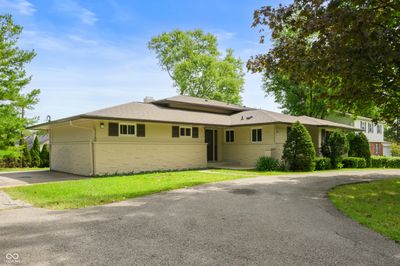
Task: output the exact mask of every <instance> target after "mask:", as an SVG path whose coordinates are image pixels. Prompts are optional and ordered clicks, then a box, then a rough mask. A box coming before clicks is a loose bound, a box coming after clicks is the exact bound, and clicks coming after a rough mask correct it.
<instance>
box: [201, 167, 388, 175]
mask: <svg viewBox="0 0 400 266" xmlns="http://www.w3.org/2000/svg"><path fill="white" fill-rule="evenodd" d="M368 170H384V168H342V169H331V170H320V171H313V172H284V171H257V170H256V169H243V170H231V169H210V170H209V171H212V172H216V173H227V174H242V175H252V176H270V175H293V174H312V173H325V172H328V173H329V172H337V171H368Z"/></svg>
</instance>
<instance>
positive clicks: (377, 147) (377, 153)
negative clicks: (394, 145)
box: [374, 143, 380, 155]
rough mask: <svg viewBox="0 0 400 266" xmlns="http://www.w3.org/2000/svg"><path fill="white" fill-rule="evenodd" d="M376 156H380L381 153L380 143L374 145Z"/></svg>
mask: <svg viewBox="0 0 400 266" xmlns="http://www.w3.org/2000/svg"><path fill="white" fill-rule="evenodd" d="M374 146H375V147H374V154H375V155H379V154H380V151H379V148H380V145H379V143H375V144H374Z"/></svg>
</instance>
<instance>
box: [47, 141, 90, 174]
mask: <svg viewBox="0 0 400 266" xmlns="http://www.w3.org/2000/svg"><path fill="white" fill-rule="evenodd" d="M50 166H51V170H55V171H60V172H67V173H72V174H77V175H84V176H88V175H91V148H90V144H89V143H88V142H82V143H57V144H52V145H51V156H50Z"/></svg>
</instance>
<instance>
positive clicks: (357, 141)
mask: <svg viewBox="0 0 400 266" xmlns="http://www.w3.org/2000/svg"><path fill="white" fill-rule="evenodd" d="M347 139H348V141H349V157H361V158H364V159H365V161H366V163H367V167H369V166H370V165H371V152H370V150H369V143H368V139H367V136H365V134H364V133H362V132H360V133H353V132H351V133H349V134H347Z"/></svg>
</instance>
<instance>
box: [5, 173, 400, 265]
mask: <svg viewBox="0 0 400 266" xmlns="http://www.w3.org/2000/svg"><path fill="white" fill-rule="evenodd" d="M394 176H400V171H394V170H392V171H363V172H354V173H351V172H341V173H336V174H335V173H324V174H319V175H315V174H313V175H310V176H306V175H298V176H278V177H271V176H266V177H257V178H252V179H240V180H235V181H229V182H221V183H216V184H209V185H203V186H198V187H194V188H188V189H180V190H175V191H170V192H166V193H160V194H154V195H151V196H146V197H142V198H137V199H132V200H128V201H123V202H119V203H114V204H109V205H105V206H98V207H91V208H86V209H80V210H72V211H49V210H45V209H38V208H31V207H29V208H20V209H15V210H6V211H0V251H1V253H2V254H0V256H3V258H5V256H6V254H7V253H12V254H14V253H18V254H19V258H20V262H21V263H22V264H28V265H29V264H32V265H37V264H41V265H57V264H59V265H62V264H83V265H128V264H129V265H149V264H150V265H151V264H153V265H154V264H157V265H216V264H218V265H248V264H253V265H293V264H296V265H303V264H312V265H400V246H399V245H397V244H395V243H394V242H393V241H390V240H388V239H386V238H384V237H383V236H381V235H379V234H377V233H375V232H373V231H371V230H369V229H367V228H365V227H363V226H360V225H359V224H357V223H356V222H354V221H352V220H351V219H349V218H347V217H345V216H343V215H342V214H341V213H339V212H338V211H337V210H336V209H335V208H334V207H333V206H332V204H331V203H330V202H329V200H328V199H327V197H326V192H327V190H328V189H329V188H331V187H333V186H336V185H338V184H343V183H349V182H358V181H367V180H373V179H380V178H388V177H394ZM5 262H6V261H5ZM0 263H2V261H1V260H0Z"/></svg>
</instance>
